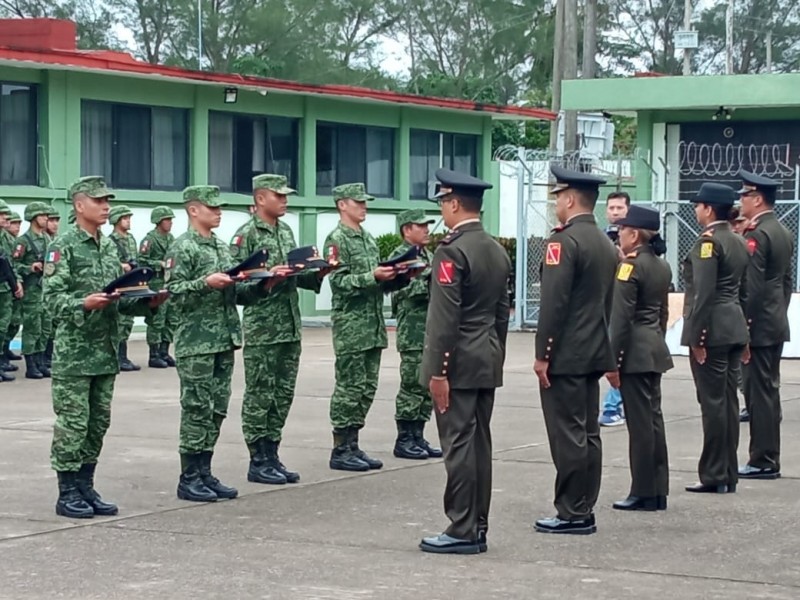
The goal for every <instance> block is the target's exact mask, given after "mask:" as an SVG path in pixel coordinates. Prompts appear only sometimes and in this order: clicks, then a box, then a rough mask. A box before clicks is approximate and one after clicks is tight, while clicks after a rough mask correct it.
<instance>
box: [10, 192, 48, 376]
mask: <svg viewBox="0 0 800 600" xmlns="http://www.w3.org/2000/svg"><path fill="white" fill-rule="evenodd" d="M50 210H51V207H50V205H49V204H46V203H44V202H31V203H30V204H28V206H26V207H25V220H26V221H28V222H29V223H30V227H29V228H28V231H26V232H25V233H24V234H22V235H21V236H20V237H18V238H17V245H16V248H15V249H14V260H15V263H16V270H17V277H18V278H19V279H20V280H21V281H22V287H23V288H24V290H25V295H24V296H23V298H22V355H23V356H24V357H25V378H26V379H42V378H43V377H50V369H48V368H47V366H46V365H45V358H44V352H45V349H46V347H47V340H46V339H45V338H44V336H43V334H42V324H43V322H44V318H45V311H44V297H43V296H42V270H43V269H44V257H45V250H46V249H47V244H48V243H49V240H48V238H47V232H46V228H47V217H48V215H49V214H50Z"/></svg>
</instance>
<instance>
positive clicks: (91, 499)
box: [75, 463, 119, 517]
mask: <svg viewBox="0 0 800 600" xmlns="http://www.w3.org/2000/svg"><path fill="white" fill-rule="evenodd" d="M96 467H97V463H92V464H86V465H81V470H80V471H78V475H77V477H76V478H75V485H76V486H77V488H78V492H80V495H81V497H82V498H83V499H84V500H86V504H88V505H89V506H91V507H92V510H93V511H94V514H96V515H100V516H102V517H111V516H113V515H115V514H117V513H118V512H119V508H117V505H116V504H114V503H112V502H104V501H103V499H102V498H101V497H100V494H98V493H97V490H96V489H94V470H95V468H96Z"/></svg>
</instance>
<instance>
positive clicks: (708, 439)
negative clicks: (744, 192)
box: [681, 183, 749, 494]
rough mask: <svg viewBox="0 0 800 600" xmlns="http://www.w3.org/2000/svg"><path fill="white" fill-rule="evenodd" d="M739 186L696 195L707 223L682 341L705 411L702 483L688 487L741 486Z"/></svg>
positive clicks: (692, 256)
mask: <svg viewBox="0 0 800 600" xmlns="http://www.w3.org/2000/svg"><path fill="white" fill-rule="evenodd" d="M735 199H736V192H734V190H733V189H732V188H730V187H728V186H727V185H723V184H721V183H704V184H703V185H702V186H700V191H699V192H698V193H697V196H696V197H695V198H694V199H693V202H694V203H695V209H694V211H695V216H696V217H697V222H698V223H699V224H700V226H701V227H702V228H703V230H702V231H701V232H700V235H699V236H698V238H697V241H696V242H695V243H694V246H693V247H692V249H691V251H690V252H689V255H688V256H687V257H686V259H685V260H684V261H683V278H684V281H685V282H686V292H685V295H684V306H683V332H682V333H681V344H682V345H684V346H689V348H690V352H689V364H690V366H691V369H692V376H693V377H694V382H695V386H696V388H697V400H698V402H699V403H700V410H701V412H702V415H703V452H702V454H701V455H700V462H699V464H698V473H699V476H700V483H697V484H695V485H690V486H687V487H686V491H688V492H696V493H717V494H724V493H731V492H735V491H736V484H737V482H738V469H737V459H736V449H737V447H738V446H739V401H738V398H737V397H736V367H737V366H738V365H739V363H740V362H741V361H742V354H743V352H744V350H745V347H746V345H747V342H748V339H749V337H748V333H747V322H746V321H745V317H744V312H743V310H742V307H743V306H745V305H746V295H747V294H746V290H747V286H746V285H745V284H744V282H743V278H744V277H745V270H746V269H747V262H748V254H747V248H746V247H745V243H744V240H743V239H742V238H741V237H740V236H738V235H736V233H734V232H733V230H732V229H731V226H730V223H728V212H729V211H730V209H731V207H732V206H733V202H734V200H735Z"/></svg>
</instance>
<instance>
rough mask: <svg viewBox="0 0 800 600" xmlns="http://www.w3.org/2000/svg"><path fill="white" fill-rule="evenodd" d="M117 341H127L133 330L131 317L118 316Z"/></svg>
mask: <svg viewBox="0 0 800 600" xmlns="http://www.w3.org/2000/svg"><path fill="white" fill-rule="evenodd" d="M118 327H119V341H120V342H127V341H128V338H129V337H131V331H133V317H129V316H121V317H120V318H119V325H118Z"/></svg>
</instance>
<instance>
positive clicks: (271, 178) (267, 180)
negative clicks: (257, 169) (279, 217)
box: [253, 173, 297, 196]
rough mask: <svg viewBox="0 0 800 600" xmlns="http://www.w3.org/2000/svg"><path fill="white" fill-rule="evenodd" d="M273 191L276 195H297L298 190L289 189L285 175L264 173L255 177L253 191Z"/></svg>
mask: <svg viewBox="0 0 800 600" xmlns="http://www.w3.org/2000/svg"><path fill="white" fill-rule="evenodd" d="M256 190H272V191H273V192H275V193H276V194H283V195H284V196H286V195H288V194H296V193H297V190H295V189H293V188H290V187H289V180H288V179H287V178H286V177H284V176H283V175H272V174H270V173H264V174H263V175H256V176H255V177H253V191H256Z"/></svg>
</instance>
